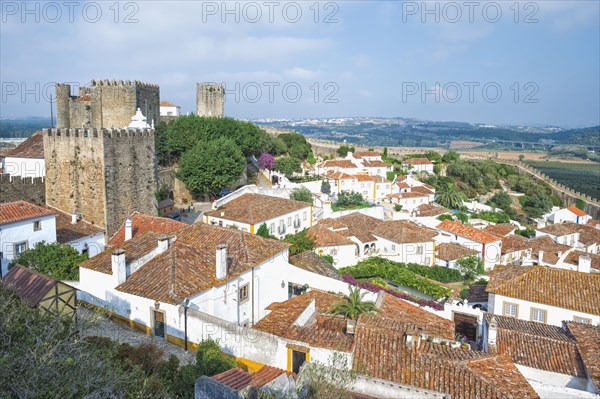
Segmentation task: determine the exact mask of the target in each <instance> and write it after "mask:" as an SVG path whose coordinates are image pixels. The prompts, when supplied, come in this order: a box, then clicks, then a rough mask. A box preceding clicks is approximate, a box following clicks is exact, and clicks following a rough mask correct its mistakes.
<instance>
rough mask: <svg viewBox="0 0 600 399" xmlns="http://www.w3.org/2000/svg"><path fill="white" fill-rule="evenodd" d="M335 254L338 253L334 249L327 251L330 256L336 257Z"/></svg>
mask: <svg viewBox="0 0 600 399" xmlns="http://www.w3.org/2000/svg"><path fill="white" fill-rule="evenodd" d="M337 253H338V250H337V248H334V249H332V250H331V251H329V254H330V255H331V256H335V255H337Z"/></svg>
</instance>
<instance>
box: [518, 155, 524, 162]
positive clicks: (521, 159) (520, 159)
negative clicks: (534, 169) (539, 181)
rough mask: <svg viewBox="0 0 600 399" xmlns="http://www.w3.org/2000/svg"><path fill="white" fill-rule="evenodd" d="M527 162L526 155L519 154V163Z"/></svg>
mask: <svg viewBox="0 0 600 399" xmlns="http://www.w3.org/2000/svg"><path fill="white" fill-rule="evenodd" d="M523 160H525V155H523V154H519V161H521V162H523Z"/></svg>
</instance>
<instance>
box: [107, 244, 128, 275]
mask: <svg viewBox="0 0 600 399" xmlns="http://www.w3.org/2000/svg"><path fill="white" fill-rule="evenodd" d="M111 263H112V274H113V276H114V277H115V278H116V280H117V284H122V283H124V282H125V280H127V270H126V268H125V250H123V248H118V249H115V250H114V251H113V253H112V258H111Z"/></svg>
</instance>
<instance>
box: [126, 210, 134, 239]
mask: <svg viewBox="0 0 600 399" xmlns="http://www.w3.org/2000/svg"><path fill="white" fill-rule="evenodd" d="M131 237H133V231H132V227H131V217H130V216H128V217H127V220H126V221H125V241H129V240H131Z"/></svg>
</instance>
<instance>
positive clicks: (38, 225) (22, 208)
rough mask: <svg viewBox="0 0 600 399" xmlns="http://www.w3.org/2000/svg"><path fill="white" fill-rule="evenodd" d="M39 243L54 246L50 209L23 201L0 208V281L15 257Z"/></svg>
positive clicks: (3, 205) (53, 226) (1, 205)
mask: <svg viewBox="0 0 600 399" xmlns="http://www.w3.org/2000/svg"><path fill="white" fill-rule="evenodd" d="M42 241H45V242H49V243H52V242H56V217H55V215H54V213H53V212H52V211H51V210H50V209H48V208H45V207H41V206H37V205H33V204H30V203H29V202H26V201H16V202H8V203H4V204H0V277H2V276H4V275H5V274H6V273H7V272H8V265H9V264H10V262H11V261H12V260H13V259H14V258H15V257H17V256H18V255H19V254H20V253H21V252H23V251H25V250H26V249H29V248H33V247H34V246H35V244H37V243H39V242H42Z"/></svg>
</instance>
